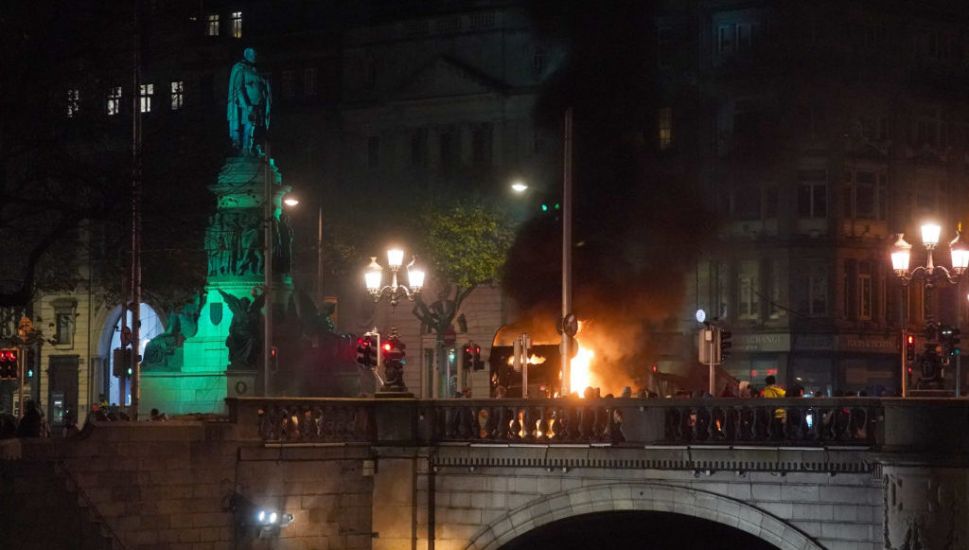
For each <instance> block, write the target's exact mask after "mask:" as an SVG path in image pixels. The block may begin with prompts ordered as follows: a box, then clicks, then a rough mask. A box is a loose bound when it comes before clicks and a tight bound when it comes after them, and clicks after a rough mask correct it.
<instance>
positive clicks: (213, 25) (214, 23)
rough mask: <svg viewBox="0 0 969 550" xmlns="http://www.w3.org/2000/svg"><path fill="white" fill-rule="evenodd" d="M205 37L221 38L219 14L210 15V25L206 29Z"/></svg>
mask: <svg viewBox="0 0 969 550" xmlns="http://www.w3.org/2000/svg"><path fill="white" fill-rule="evenodd" d="M240 23H241V21H240ZM205 36H219V14H217V13H210V14H209V18H208V25H206V27H205Z"/></svg>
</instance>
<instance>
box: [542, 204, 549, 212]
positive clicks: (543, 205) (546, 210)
mask: <svg viewBox="0 0 969 550" xmlns="http://www.w3.org/2000/svg"><path fill="white" fill-rule="evenodd" d="M542 212H548V205H547V204H545V203H544V202H543V203H542Z"/></svg>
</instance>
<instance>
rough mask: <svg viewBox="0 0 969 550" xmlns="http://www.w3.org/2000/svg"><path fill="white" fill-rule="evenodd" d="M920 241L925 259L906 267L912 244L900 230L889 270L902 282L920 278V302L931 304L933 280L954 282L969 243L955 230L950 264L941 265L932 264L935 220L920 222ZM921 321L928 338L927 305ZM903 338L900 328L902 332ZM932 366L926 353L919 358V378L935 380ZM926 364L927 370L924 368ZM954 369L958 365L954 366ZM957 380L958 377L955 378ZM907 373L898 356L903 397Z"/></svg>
mask: <svg viewBox="0 0 969 550" xmlns="http://www.w3.org/2000/svg"><path fill="white" fill-rule="evenodd" d="M920 229H921V233H922V245H923V246H924V247H925V251H926V262H925V265H920V266H917V267H916V268H915V269H911V268H910V262H911V258H912V245H910V244H909V243H907V242H905V238H904V234H901V233H900V234H899V235H898V240H896V241H895V244H894V245H893V246H892V252H891V258H892V270H894V271H895V275H896V276H897V277H898V279H899V280H900V281H901V283H902V285H903V286H904V285H908V284H909V283H910V282H911V281H912V280H913V279H921V280H922V281H923V284H924V285H925V297H924V298H923V299H924V303H925V304H926V306H927V305H929V304H931V296H930V294H929V293H930V292H931V290H932V289H933V288H935V285H936V282H940V283H942V284H946V283H947V284H952V285H955V284H958V283H959V278H960V277H961V276H962V274H963V273H965V272H966V268H967V267H969V246H967V244H966V242H965V240H963V239H962V228H961V226H960V228H959V229H957V230H956V236H955V238H954V239H952V241H951V242H949V253H950V257H951V259H952V264H951V267H948V268H947V267H945V266H942V265H935V261H934V257H933V254H932V252H933V250H935V248H936V247H937V246H938V244H939V238H940V237H941V233H942V227H941V226H940V225H939V224H938V223H935V222H926V223H924V224H922V227H921V228H920ZM925 321H926V325H927V328H928V330H927V334H928V336H929V337H930V338H932V337H933V334H934V331H935V328H934V327H935V324H934V323H933V320H932V314H931V310H929V309H928V307H926V308H925ZM902 335H903V341H904V335H905V333H904V331H903V333H902ZM935 366H937V364H934V363H933V361H932V356H931V355H929V356H928V357H927V358H925V359H923V362H922V368H923V381H928V383H930V384H932V383H935V384H939V383H941V381H940V380H938V374H937V371H936V370H935V368H934V367H935ZM926 368H928V369H929V370H928V371H927V370H925V369H926ZM957 370H958V369H957ZM956 383H957V384H958V383H959V382H958V381H957V382H956ZM907 386H908V374H907V369H906V368H905V359H904V356H903V360H902V396H903V397H906V396H907V395H908V387H907Z"/></svg>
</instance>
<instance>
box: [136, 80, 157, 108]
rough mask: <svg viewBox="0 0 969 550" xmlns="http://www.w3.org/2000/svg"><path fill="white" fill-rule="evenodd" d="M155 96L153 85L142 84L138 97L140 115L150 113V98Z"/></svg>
mask: <svg viewBox="0 0 969 550" xmlns="http://www.w3.org/2000/svg"><path fill="white" fill-rule="evenodd" d="M154 95H155V85H154V84H142V85H141V88H140V93H139V96H138V99H139V101H138V104H139V106H140V107H139V108H140V110H141V112H142V113H150V112H151V98H152V97H153V96H154Z"/></svg>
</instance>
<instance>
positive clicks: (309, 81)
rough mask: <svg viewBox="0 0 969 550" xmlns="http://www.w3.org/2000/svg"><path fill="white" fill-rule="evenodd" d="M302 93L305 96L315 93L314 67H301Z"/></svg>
mask: <svg viewBox="0 0 969 550" xmlns="http://www.w3.org/2000/svg"><path fill="white" fill-rule="evenodd" d="M303 95H304V96H306V97H312V96H315V95H316V67H307V68H305V69H303Z"/></svg>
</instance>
